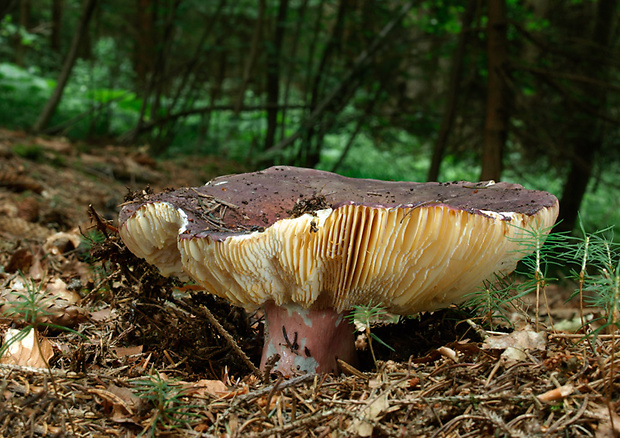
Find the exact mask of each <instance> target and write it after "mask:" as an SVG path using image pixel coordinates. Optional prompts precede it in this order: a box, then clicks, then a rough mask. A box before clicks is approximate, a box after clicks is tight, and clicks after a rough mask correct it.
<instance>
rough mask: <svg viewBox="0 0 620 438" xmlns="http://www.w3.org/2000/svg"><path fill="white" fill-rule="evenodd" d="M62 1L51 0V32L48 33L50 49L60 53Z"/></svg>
mask: <svg viewBox="0 0 620 438" xmlns="http://www.w3.org/2000/svg"><path fill="white" fill-rule="evenodd" d="M64 3H65V2H64V0H52V31H51V33H50V47H51V49H52V50H53V51H54V52H56V53H60V44H61V41H62V40H61V38H60V37H61V32H60V30H61V29H62V11H63V8H64Z"/></svg>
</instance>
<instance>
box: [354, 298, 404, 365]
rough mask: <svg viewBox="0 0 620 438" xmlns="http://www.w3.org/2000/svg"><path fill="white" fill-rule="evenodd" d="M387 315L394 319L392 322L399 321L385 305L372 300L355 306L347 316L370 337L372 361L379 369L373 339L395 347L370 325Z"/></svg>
mask: <svg viewBox="0 0 620 438" xmlns="http://www.w3.org/2000/svg"><path fill="white" fill-rule="evenodd" d="M386 317H387V318H391V319H392V320H393V321H392V322H398V317H390V314H389V313H388V312H387V311H386V310H385V307H384V306H381V305H380V304H377V305H373V304H372V302H370V303H368V304H367V305H365V306H353V311H351V312H350V313H349V314H348V315H347V318H349V319H350V320H351V322H352V323H353V324H355V326H356V327H360V328H361V330H360V329H358V331H364V332H365V334H366V338H367V339H368V348H369V349H370V354H371V355H372V361H373V363H374V364H375V368H377V369H378V368H379V367H378V366H377V358H376V356H375V350H374V348H373V346H372V341H373V340H375V341H377V342H378V343H380V344H381V345H383V346H384V347H386V348H388V349H390V350H392V351H394V348H392V347H391V346H389V345H388V344H386V343H385V342H384V341H383V340H381V339H380V338H379V337H378V336H377V335H375V334H374V333H372V331H371V330H370V327H371V325H372V324H373V323H376V322H378V321H385V319H386Z"/></svg>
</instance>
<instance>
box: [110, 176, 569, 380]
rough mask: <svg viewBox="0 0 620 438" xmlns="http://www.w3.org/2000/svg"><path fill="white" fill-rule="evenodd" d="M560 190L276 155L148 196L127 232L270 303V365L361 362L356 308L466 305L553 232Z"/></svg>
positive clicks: (184, 271) (191, 272)
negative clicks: (306, 163) (349, 173)
mask: <svg viewBox="0 0 620 438" xmlns="http://www.w3.org/2000/svg"><path fill="white" fill-rule="evenodd" d="M557 215H558V200H557V198H556V197H555V196H553V195H552V194H549V193H546V192H542V191H533V190H526V189H524V188H523V187H522V186H520V185H518V184H508V183H503V182H500V183H494V182H492V181H489V182H485V183H470V182H464V181H458V182H447V183H437V182H432V183H415V182H387V181H378V180H370V179H353V178H346V177H343V176H340V175H336V174H333V173H330V172H324V171H319V170H314V169H302V168H295V167H286V166H278V167H271V168H269V169H266V170H264V171H260V172H254V173H246V174H238V175H228V176H222V177H218V178H215V179H213V180H212V181H210V182H208V183H207V184H205V185H204V186H202V187H198V188H182V189H178V190H174V191H167V192H164V193H160V194H155V195H145V196H144V197H142V199H136V200H134V201H132V202H130V203H128V204H126V205H125V206H124V207H123V209H122V211H121V213H120V236H121V238H122V239H123V241H124V242H125V244H126V245H127V247H128V248H129V250H131V251H132V252H133V253H134V254H135V255H137V256H138V257H142V258H144V259H146V260H147V261H148V262H149V263H151V264H153V265H155V266H157V267H158V268H159V270H160V271H161V273H162V274H163V275H166V276H169V275H176V276H179V277H181V278H191V279H193V280H194V281H195V282H196V283H198V284H199V285H200V286H201V287H203V288H204V289H205V290H206V291H208V292H210V293H212V294H215V295H217V296H219V297H223V298H225V299H227V300H229V301H230V302H231V303H233V304H235V305H238V306H242V307H244V308H245V309H247V310H255V309H258V308H259V307H261V306H262V308H263V310H264V314H265V324H266V330H265V344H264V349H263V355H262V360H261V367H262V368H263V369H264V368H265V366H266V364H267V363H268V361H269V359H270V358H271V357H274V355H275V354H279V355H280V359H279V361H278V362H277V365H276V369H277V370H279V371H281V372H282V373H284V374H286V375H290V374H292V373H295V372H298V371H299V372H304V371H305V372H330V371H334V370H336V369H337V359H338V358H340V359H342V360H344V361H346V362H349V363H352V362H354V361H355V348H354V341H353V331H354V330H353V328H352V326H351V324H350V321H348V319H347V318H346V315H347V311H349V310H350V309H352V307H353V306H355V305H365V304H368V303H369V302H372V303H375V304H381V305H382V306H384V307H385V308H386V310H388V311H390V312H393V313H396V314H414V313H417V312H421V311H432V310H436V309H439V308H442V307H446V306H448V305H450V304H452V303H458V302H460V301H462V300H463V299H464V297H465V296H466V295H467V294H468V293H470V292H472V291H474V290H476V288H477V287H479V286H480V285H481V284H482V283H483V282H484V281H486V280H489V279H492V278H493V276H494V275H506V274H508V273H510V272H512V271H513V270H514V269H515V266H516V264H517V262H518V260H519V259H520V258H521V257H522V256H524V253H523V251H524V247H525V244H524V242H523V235H524V233H525V230H527V229H531V228H534V229H538V230H548V229H549V228H550V227H551V226H552V225H553V224H554V222H555V220H556V218H557Z"/></svg>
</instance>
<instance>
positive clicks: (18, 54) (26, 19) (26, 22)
mask: <svg viewBox="0 0 620 438" xmlns="http://www.w3.org/2000/svg"><path fill="white" fill-rule="evenodd" d="M30 6H31V5H30V0H21V1H20V2H19V25H20V27H22V28H23V29H24V30H28V28H29V27H30ZM26 50H27V47H26V46H25V45H23V44H22V37H21V34H20V33H17V34H16V36H15V64H17V65H19V66H21V67H23V66H24V57H25V56H26Z"/></svg>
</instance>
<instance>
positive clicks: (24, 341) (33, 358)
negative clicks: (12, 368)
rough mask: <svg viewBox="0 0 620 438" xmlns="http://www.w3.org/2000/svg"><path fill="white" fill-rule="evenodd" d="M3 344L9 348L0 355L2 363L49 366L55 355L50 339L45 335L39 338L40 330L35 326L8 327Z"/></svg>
mask: <svg viewBox="0 0 620 438" xmlns="http://www.w3.org/2000/svg"><path fill="white" fill-rule="evenodd" d="M37 343H38V345H37ZM3 345H5V346H7V348H6V350H5V351H4V353H3V354H2V356H1V357H0V363H3V364H8V365H20V366H27V367H33V368H47V364H48V363H49V360H50V359H51V358H52V356H53V355H54V351H53V349H52V344H51V343H50V341H48V340H47V338H44V337H41V338H40V339H38V332H37V330H35V329H34V328H27V329H24V330H17V329H11V328H10V329H8V330H7V331H6V333H5V334H4V342H3Z"/></svg>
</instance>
